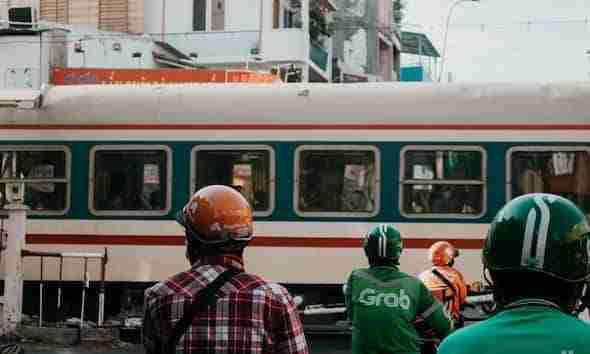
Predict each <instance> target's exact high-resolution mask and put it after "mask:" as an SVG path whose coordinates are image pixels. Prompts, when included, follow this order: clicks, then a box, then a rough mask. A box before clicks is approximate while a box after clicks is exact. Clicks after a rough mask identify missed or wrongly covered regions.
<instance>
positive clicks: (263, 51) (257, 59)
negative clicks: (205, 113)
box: [0, 0, 399, 82]
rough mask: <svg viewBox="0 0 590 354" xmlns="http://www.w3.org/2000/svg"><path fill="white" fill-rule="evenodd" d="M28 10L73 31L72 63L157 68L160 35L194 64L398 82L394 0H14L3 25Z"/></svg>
mask: <svg viewBox="0 0 590 354" xmlns="http://www.w3.org/2000/svg"><path fill="white" fill-rule="evenodd" d="M27 6H29V7H31V8H32V9H33V11H34V16H33V17H35V18H36V19H38V20H39V21H41V22H45V23H52V24H60V25H63V26H64V27H65V28H67V29H69V30H70V34H69V36H68V40H67V45H68V58H69V62H68V65H70V66H86V67H89V66H95V67H96V66H98V67H105V66H109V65H111V66H113V65H114V66H115V67H136V66H139V67H144V68H145V67H152V64H153V63H152V62H153V60H152V58H148V56H150V51H152V49H151V48H152V44H151V43H148V42H149V41H160V42H163V43H166V44H168V45H170V46H171V47H173V48H176V49H177V50H178V52H180V53H182V55H183V56H186V57H189V58H190V60H191V61H192V62H193V64H194V65H199V66H203V67H208V68H229V69H234V68H235V69H243V68H247V69H254V70H264V71H270V70H278V71H279V72H281V73H282V76H283V79H286V81H314V82H331V81H333V80H334V81H336V82H340V81H344V82H350V81H390V80H395V79H397V75H396V73H395V71H394V67H395V61H396V56H397V55H398V54H397V53H398V52H399V35H398V34H397V32H396V30H395V27H394V26H393V25H392V22H393V19H392V3H391V0H248V1H244V0H149V1H147V0H12V1H11V0H8V1H4V2H0V21H2V20H3V19H4V20H6V19H7V18H8V15H7V14H8V11H9V9H10V8H14V7H27ZM318 14H319V16H322V17H324V18H325V21H322V22H326V23H327V28H325V29H326V30H325V31H320V33H319V34H318V33H317V31H316V30H317V28H315V27H314V26H317V22H318V21H317V19H318ZM326 23H324V25H326ZM328 29H330V30H328ZM105 32H111V33H105ZM122 33H123V34H130V35H133V34H136V35H141V36H140V37H137V36H123V35H122ZM129 54H131V56H130V55H129ZM154 65H155V66H156V67H157V66H158V65H157V64H154Z"/></svg>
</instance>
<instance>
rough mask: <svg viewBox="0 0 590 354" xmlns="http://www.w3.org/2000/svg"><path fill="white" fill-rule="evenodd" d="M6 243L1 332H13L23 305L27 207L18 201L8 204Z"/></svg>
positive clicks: (19, 320)
mask: <svg viewBox="0 0 590 354" xmlns="http://www.w3.org/2000/svg"><path fill="white" fill-rule="evenodd" d="M5 208H6V209H7V210H8V223H7V229H6V231H7V233H8V238H7V244H6V249H5V250H4V252H3V253H2V257H4V264H5V272H4V299H3V300H4V301H3V307H2V328H1V334H3V335H6V334H10V333H13V332H14V331H15V330H16V327H17V325H18V324H19V323H20V322H21V318H22V307H23V262H22V257H21V251H22V250H23V248H24V246H25V234H26V222H27V209H28V208H27V207H26V206H25V205H23V204H20V203H14V204H9V205H7V206H6V207H5Z"/></svg>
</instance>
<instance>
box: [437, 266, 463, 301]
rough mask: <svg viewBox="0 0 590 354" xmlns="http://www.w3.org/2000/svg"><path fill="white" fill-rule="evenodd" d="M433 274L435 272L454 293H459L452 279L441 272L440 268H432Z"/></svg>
mask: <svg viewBox="0 0 590 354" xmlns="http://www.w3.org/2000/svg"><path fill="white" fill-rule="evenodd" d="M432 274H434V275H435V276H436V277H437V278H438V279H440V280H441V281H442V282H443V283H445V285H446V286H448V287H449V288H450V289H451V291H452V292H453V295H457V289H455V286H454V285H453V283H451V281H450V280H449V279H448V278H447V277H445V276H444V275H442V273H441V272H439V271H438V269H436V268H432Z"/></svg>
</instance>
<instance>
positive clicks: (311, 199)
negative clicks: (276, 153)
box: [293, 146, 380, 217]
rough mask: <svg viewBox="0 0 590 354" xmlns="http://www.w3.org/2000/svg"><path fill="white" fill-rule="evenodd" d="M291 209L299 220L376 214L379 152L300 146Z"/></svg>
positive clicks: (365, 148) (371, 149) (350, 147)
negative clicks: (304, 217) (293, 208)
mask: <svg viewBox="0 0 590 354" xmlns="http://www.w3.org/2000/svg"><path fill="white" fill-rule="evenodd" d="M295 160H296V161H295V188H294V193H295V195H294V201H293V202H294V207H295V211H296V212H297V213H298V214H299V215H301V216H337V217H367V216H374V215H376V214H377V213H378V211H379V189H380V183H379V171H380V170H379V161H380V160H379V151H378V150H377V148H375V147H372V146H301V147H299V148H298V149H297V152H296V158H295Z"/></svg>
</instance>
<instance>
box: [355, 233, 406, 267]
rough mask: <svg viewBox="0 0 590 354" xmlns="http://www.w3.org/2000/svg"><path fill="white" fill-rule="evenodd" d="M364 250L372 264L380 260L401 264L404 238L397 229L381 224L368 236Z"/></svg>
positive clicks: (364, 243)
mask: <svg viewBox="0 0 590 354" xmlns="http://www.w3.org/2000/svg"><path fill="white" fill-rule="evenodd" d="M363 248H364V249H365V255H366V256H367V258H368V259H369V263H371V264H373V263H375V262H377V261H379V260H389V261H392V262H393V263H394V264H399V258H400V256H401V254H402V250H403V243H402V236H401V234H400V232H399V231H398V230H397V229H396V228H395V227H393V226H391V225H388V224H380V225H377V226H375V227H374V228H373V229H371V230H370V231H369V232H368V233H367V234H366V236H365V239H364V242H363Z"/></svg>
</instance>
